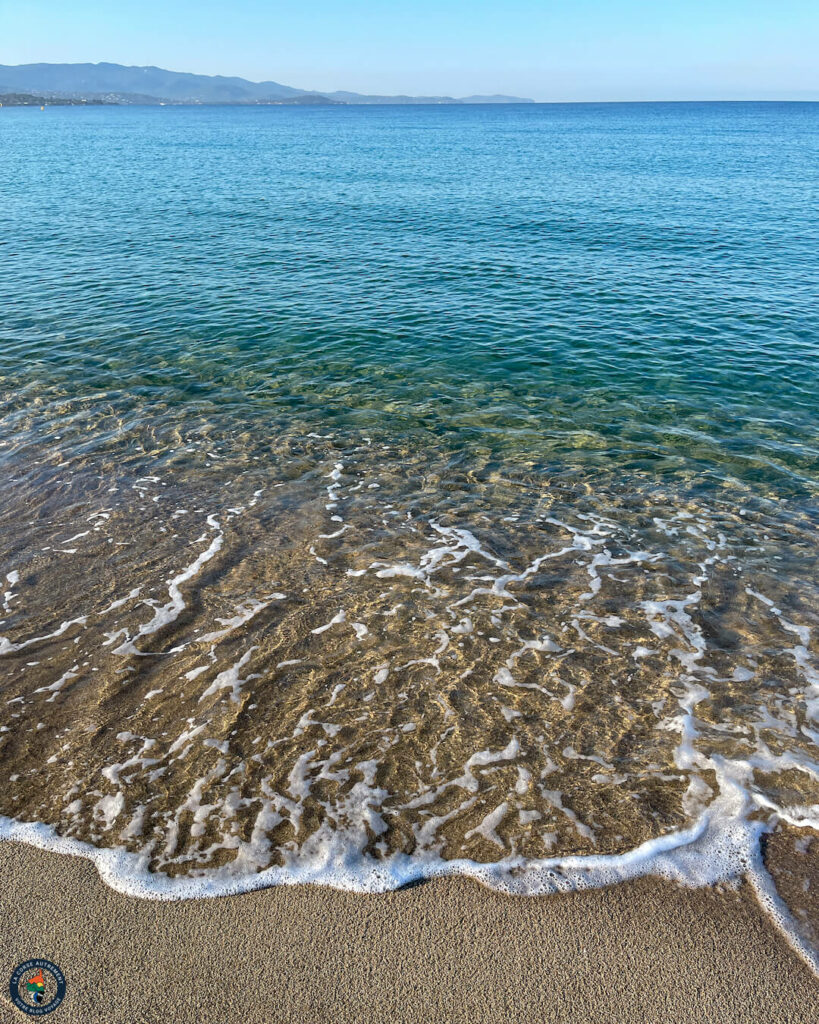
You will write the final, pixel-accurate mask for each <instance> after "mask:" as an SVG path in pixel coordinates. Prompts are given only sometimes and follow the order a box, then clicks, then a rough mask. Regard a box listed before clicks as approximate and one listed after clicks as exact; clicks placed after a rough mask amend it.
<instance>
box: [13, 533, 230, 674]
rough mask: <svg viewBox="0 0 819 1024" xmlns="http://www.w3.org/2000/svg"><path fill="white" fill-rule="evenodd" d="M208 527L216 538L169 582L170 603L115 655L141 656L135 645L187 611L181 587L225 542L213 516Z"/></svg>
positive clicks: (158, 611)
mask: <svg viewBox="0 0 819 1024" xmlns="http://www.w3.org/2000/svg"><path fill="white" fill-rule="evenodd" d="M207 523H208V526H209V527H210V528H211V529H212V530H215V531H217V532H216V536H215V537H214V538H213V540H212V541H211V542H210V545H209V546H208V547H207V548H206V549H205V550H204V551H203V552H202V553H201V554H200V555H199V556H198V558H196V559H195V560H194V561H193V562H191V564H190V565H189V566H187V567H186V568H185V569H183V570H182V572H181V573H179V575H178V576H174V577H173V579H171V580H168V597H169V598H170V601H168V602H167V603H166V604H163V605H160V607H159V608H157V609H156V610H155V611H154V617H153V618H152V619H151V621H150V622H146V623H145V624H144V625H143V626H140V627H139V629H138V630H137V633H136V635H135V636H134V637H132V639H130V640H126V641H125V643H123V644H120V645H119V647H116V648H114V654H141V653H142V652H141V651H139V650H138V649H137V648H136V647H135V646H134V644H135V643H136V641H137V640H139V639H141V638H142V637H145V636H150V635H151V634H152V633H156V632H157V631H158V630H160V629H162V627H163V626H167V625H168V624H169V623H171V622H173V621H175V620H176V619H177V618H178V617H179V615H180V613H181V612H182V611H184V609H185V598H184V597H183V596H182V592H181V590H180V589H179V587H180V586H181V585H182V584H183V583H187V582H188V580H191V579H193V577H194V576H196V575H197V574H198V573H199V570H200V569H201V568H202V566H203V565H205V563H206V562H209V561H210V560H211V558H213V556H214V555H215V554H216V553H217V552H218V551H219V550H220V549H221V547H222V543H223V541H224V536H225V535H224V533H222V529H221V527H220V526H219V523H218V521H217V520H216V519H215V518H214V517H213V516H212V515H211V516H208V519H207ZM0 653H2V647H0Z"/></svg>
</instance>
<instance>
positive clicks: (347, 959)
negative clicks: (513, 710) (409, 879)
mask: <svg viewBox="0 0 819 1024" xmlns="http://www.w3.org/2000/svg"><path fill="white" fill-rule="evenodd" d="M0 907H1V908H2V917H0V921H2V925H1V926H0V938H2V946H1V947H0V948H2V959H3V963H2V966H1V967H0V971H2V972H4V977H6V976H8V975H10V974H11V971H12V970H13V969H14V967H15V966H16V965H17V963H18V962H20V961H22V960H23V959H26V958H29V957H35V956H43V957H47V958H49V959H52V960H54V961H55V962H56V963H58V964H59V965H60V967H61V968H62V969H63V971H64V972H65V975H66V978H67V982H68V994H67V997H66V1001H65V1002H64V1003H63V1005H62V1006H61V1007H60V1008H59V1009H58V1010H57V1011H56V1013H55V1017H54V1019H55V1020H57V1021H60V1022H64V1024H69V1022H71V1024H75V1022H76V1024H95V1022H97V1021H99V1022H103V1021H105V1022H106V1024H154V1022H156V1024H159V1022H162V1024H164V1022H166V1021H174V1022H175V1024H187V1022H190V1024H193V1022H197V1024H208V1022H214V1024H215V1022H219V1024H232V1022H242V1024H254V1022H259V1024H278V1022H294V1024H296V1022H298V1024H323V1022H327V1024H331V1022H332V1024H346V1022H350V1024H352V1022H356V1024H359V1022H360V1024H364V1022H367V1024H370V1022H372V1024H388V1022H390V1024H392V1022H407V1024H409V1022H412V1024H420V1022H435V1024H455V1022H458V1024H460V1022H464V1024H466V1022H469V1024H473V1022H475V1024H477V1022H481V1024H483V1022H487V1024H488V1022H498V1024H501V1022H503V1024H509V1022H516V1024H523V1022H530V1021H531V1022H533V1024H534V1022H537V1024H545V1022H555V1024H575V1022H577V1024H604V1022H605V1024H632V1022H633V1024H638V1022H639V1024H701V1022H715V1024H716V1022H719V1024H740V1022H748V1024H751V1022H753V1024H757V1022H762V1021H764V1022H765V1024H779V1022H782V1024H807V1022H809V1021H812V1020H815V1019H817V1014H819V981H817V979H816V977H815V976H814V975H813V974H812V973H811V971H810V969H809V968H808V967H807V966H806V964H805V963H804V962H803V961H802V960H801V959H800V958H799V957H798V956H797V955H796V954H795V953H794V952H793V950H792V949H791V948H790V947H789V946H788V944H787V943H786V942H785V940H784V939H783V938H782V936H781V935H780V933H779V932H778V931H776V929H775V928H774V927H773V925H772V924H771V922H770V920H769V919H768V918H767V917H766V915H765V914H764V912H763V911H762V910H761V909H760V908H759V906H758V905H757V904H756V902H755V900H754V899H753V896H752V895H751V893H750V891H749V888H748V887H747V886H742V887H740V888H739V889H738V890H730V889H727V890H723V891H717V890H709V889H700V890H690V889H682V888H679V887H677V886H674V885H671V884H669V883H667V882H661V881H658V880H655V879H641V880H638V881H635V882H630V883H625V884H622V885H619V886H616V887H613V888H611V889H603V890H594V891H588V892H577V893H571V894H563V895H559V896H552V897H514V896H506V895H501V894H499V893H496V892H492V891H490V890H488V889H486V888H484V887H482V886H480V885H479V884H477V883H475V882H473V881H470V880H467V879H461V878H447V879H439V880H436V881H431V882H428V883H425V884H422V885H417V886H414V887H412V888H408V889H404V890H402V891H398V892H391V893H387V894H383V895H367V896H362V895H357V894H353V893H347V892H338V891H335V890H332V889H325V888H312V887H294V888H284V887H281V888H274V889H267V890H263V891H260V892H255V893H248V894H246V895H243V896H231V897H224V898H221V899H214V900H197V901H187V902H179V903H162V902H153V901H147V900H139V899H135V898H132V897H127V896H123V895H120V894H118V893H116V892H114V891H113V890H111V889H109V888H108V887H106V886H105V885H104V884H103V883H102V882H101V881H100V879H99V877H98V875H97V873H96V871H95V869H94V867H93V866H92V865H91V864H90V863H89V862H87V861H85V860H82V859H80V858H75V857H69V856H57V855H54V854H51V853H46V852H44V851H41V850H38V849H35V848H32V847H28V846H23V845H20V844H16V843H9V842H0ZM0 1019H1V1020H3V1021H6V1020H8V1021H14V1020H18V1019H22V1017H21V1015H20V1014H18V1012H17V1011H16V1010H13V1009H12V1008H11V1005H10V1003H9V999H8V992H7V988H6V986H5V983H4V985H3V988H2V994H1V995H0Z"/></svg>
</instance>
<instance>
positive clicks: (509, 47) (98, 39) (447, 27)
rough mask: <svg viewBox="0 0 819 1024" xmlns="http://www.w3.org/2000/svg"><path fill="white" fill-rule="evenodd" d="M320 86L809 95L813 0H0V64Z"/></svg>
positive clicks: (817, 52)
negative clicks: (88, 66)
mask: <svg viewBox="0 0 819 1024" xmlns="http://www.w3.org/2000/svg"><path fill="white" fill-rule="evenodd" d="M38 61H47V62H54V63H74V62H81V61H91V62H96V61H112V62H114V63H118V64H140V65H142V64H153V65H156V66H158V67H164V68H170V69H171V70H174V71H194V72H197V73H199V74H223V75H240V76H242V77H243V78H249V79H251V80H253V81H262V80H272V81H276V82H280V83H283V84H285V85H291V86H295V87H296V88H302V89H311V90H316V91H325V92H329V91H331V90H334V89H349V90H352V91H355V92H365V93H387V94H397V93H409V94H413V95H420V94H425V95H450V96H465V95H469V94H473V93H495V92H500V93H506V94H511V95H516V96H524V97H530V98H532V99H536V100H540V101H575V100H592V101H594V100H673V99H819V2H817V0H778V2H776V0H494V2H491V3H490V2H481V0H473V2H466V0H408V2H404V3H400V2H396V0H306V2H301V3H299V2H294V0H286V2H279V0H228V2H226V0H105V2H100V0H0V64H25V63H32V62H38Z"/></svg>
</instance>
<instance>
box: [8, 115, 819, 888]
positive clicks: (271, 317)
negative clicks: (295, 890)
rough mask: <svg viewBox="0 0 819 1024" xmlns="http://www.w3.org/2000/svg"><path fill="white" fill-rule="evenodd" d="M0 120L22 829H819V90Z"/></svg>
mask: <svg viewBox="0 0 819 1024" xmlns="http://www.w3.org/2000/svg"><path fill="white" fill-rule="evenodd" d="M0 115H2V116H0V137H1V138H2V147H1V148H0V206H1V207H2V225H3V226H2V232H1V233H0V260H1V261H2V272H1V273H0V309H2V314H0V466H1V467H2V472H3V480H4V488H3V499H2V503H0V528H2V530H3V534H2V536H3V542H2V552H0V553H1V554H2V559H3V561H2V564H0V573H2V575H3V577H4V578H5V579H6V583H5V585H4V588H5V592H6V593H5V598H4V609H5V610H4V612H3V613H2V618H0V634H1V635H0V671H2V672H4V673H5V674H4V675H2V676H0V690H1V691H2V696H6V694H7V696H6V701H12V702H15V701H16V702H17V703H10V704H9V703H6V702H5V701H4V702H3V704H2V706H3V708H4V709H5V710H4V711H2V712H0V718H2V715H5V716H6V717H7V718H8V721H2V722H0V724H4V725H6V728H7V731H6V732H4V733H3V734H2V736H0V755H1V756H3V757H5V759H6V761H7V763H8V764H9V766H10V767H9V774H11V775H13V776H14V777H15V783H14V784H12V785H11V786H10V787H9V789H8V791H7V792H6V793H4V794H3V796H2V797H0V810H2V812H3V813H4V814H6V815H7V816H9V817H11V818H18V819H22V820H39V821H43V822H46V823H47V824H49V825H52V826H54V827H55V828H56V829H57V830H58V832H60V833H61V834H64V835H73V836H76V837H78V838H81V839H84V840H88V841H91V842H93V843H95V844H97V845H100V846H112V845H122V846H125V847H126V848H127V849H128V850H130V851H132V852H134V853H138V854H140V855H143V856H144V857H145V858H146V863H150V867H151V870H153V871H166V872H167V873H170V874H174V873H179V872H181V871H197V870H199V871H202V870H204V871H209V870H226V869H227V870H229V871H232V872H233V873H234V874H235V875H244V874H252V873H254V872H256V871H260V870H264V869H267V868H269V867H270V866H271V865H272V866H274V867H275V866H278V867H282V866H284V869H286V870H296V867H299V869H301V868H303V866H304V864H306V863H308V862H309V863H310V864H313V865H315V864H320V865H324V867H323V868H321V869H316V874H317V876H321V877H331V876H332V873H333V871H335V872H336V873H338V872H339V871H341V870H342V869H341V868H340V867H339V864H341V863H342V861H343V863H344V864H346V865H347V867H346V868H345V869H344V870H348V869H349V870H350V871H353V868H350V867H349V865H350V863H351V862H350V851H351V850H352V851H354V852H355V854H356V856H360V857H362V858H363V859H364V860H365V861H367V862H368V863H369V862H374V861H383V860H385V859H389V857H391V856H392V855H394V854H396V853H401V854H402V855H404V856H407V857H409V858H413V857H414V858H416V860H417V862H418V863H421V862H422V861H424V859H426V861H429V859H430V858H432V857H438V858H442V859H444V860H447V859H450V860H451V859H453V858H461V859H464V858H466V859H469V860H470V861H472V862H476V863H486V862H495V861H498V860H503V859H504V858H507V859H508V858H510V857H512V858H513V857H517V858H523V862H534V861H535V860H537V859H538V858H540V859H543V858H544V857H546V856H550V855H552V856H562V855H568V854H576V853H580V854H605V855H623V854H626V853H627V852H628V851H629V850H632V849H634V848H635V847H636V846H639V844H640V843H642V842H649V841H651V840H653V839H655V838H657V837H658V836H667V835H671V834H675V830H677V831H678V830H680V829H684V828H686V827H689V826H691V824H692V822H696V821H698V820H701V816H702V814H703V813H704V812H705V811H706V810H707V809H708V808H709V807H716V806H719V808H720V810H719V815H716V813H715V816H721V817H720V820H721V821H725V822H728V823H729V824H730V823H732V822H733V823H736V822H738V821H740V820H742V821H745V820H746V819H747V818H748V815H749V814H751V811H753V815H755V816H756V817H757V818H759V820H762V819H765V821H767V822H768V823H770V822H771V821H775V820H778V818H777V815H779V816H782V815H784V816H785V817H786V818H788V819H789V820H792V821H795V822H797V823H807V822H811V821H813V822H814V823H815V822H816V821H817V820H819V811H817V806H816V805H817V804H819V793H818V792H817V778H818V777H819V775H817V772H819V769H817V763H816V742H817V731H816V730H817V724H816V720H817V718H819V677H817V669H816V667H815V666H816V640H815V635H816V625H817V622H816V620H817V604H816V598H817V576H816V568H817V564H816V561H817V560H816V549H817V532H816V527H817V504H816V499H817V486H819V372H818V371H819V306H818V305H817V285H819V274H818V273H817V257H816V254H817V252H819V216H817V212H816V211H817V200H818V199H819V194H818V193H819V190H818V189H817V178H818V177H819V176H818V175H817V167H819V105H818V104H806V103H803V104H789V103H782V104H779V103H759V104H756V103H720V104H679V103H678V104H622V105H619V104H607V105H593V104H587V105H564V106H550V105H534V106H528V105H526V106H508V107H503V106H502V107H400V108H399V107H378V108H352V107H350V108H345V107H340V108H328V109H321V108H315V109H300V108H299V109H296V108H286V107H258V108H256V107H253V108H216V107H202V108H183V107H164V108H158V107H152V108H139V107H123V108H113V107H112V108H89V109H78V108H48V109H47V110H46V111H44V112H40V111H39V110H30V109H4V110H2V111H0ZM274 595H278V596H274ZM812 631H813V632H812ZM18 698H19V700H18ZM89 723H90V725H89ZM40 726H42V727H40ZM121 737H124V738H121ZM3 744H4V745H3ZM180 751H181V753H180ZM183 755H184V756H183ZM50 758H51V759H52V760H49V759H50ZM35 765H36V766H37V767H35ZM124 765H128V770H127V771H126V770H125V768H124ZM40 766H43V767H40ZM50 766H51V767H50ZM112 766H113V767H112ZM726 766H727V767H726ZM720 772H722V773H723V774H722V775H720ZM726 780H729V781H726ZM729 782H730V784H729ZM734 784H736V786H740V784H741V786H740V788H741V790H742V792H743V793H744V794H745V795H744V797H743V799H744V800H745V803H742V801H740V803H739V804H736V805H733V804H732V805H731V806H730V807H729V806H728V804H727V803H726V801H727V799H728V797H727V795H726V794H728V791H729V790H730V789H731V785H734ZM731 792H733V790H731ZM720 801H722V803H720ZM339 844H341V845H339ZM339 849H343V854H339V852H338V851H339ZM328 851H330V852H328ZM322 858H323V859H322ZM345 858H346V860H345ZM294 865H295V867H294ZM322 870H324V871H325V875H321V871H322ZM333 877H335V876H333Z"/></svg>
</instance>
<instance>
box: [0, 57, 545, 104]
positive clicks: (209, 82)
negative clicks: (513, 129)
mask: <svg viewBox="0 0 819 1024" xmlns="http://www.w3.org/2000/svg"><path fill="white" fill-rule="evenodd" d="M3 92H4V93H34V94H36V95H38V96H62V97H71V98H86V99H89V98H92V97H93V98H100V97H104V98H106V99H108V100H115V101H118V102H126V103H127V102H131V103H134V102H151V101H152V100H153V101H155V102H158V101H160V100H163V101H165V102H170V103H265V102H294V101H295V102H300V103H301V102H306V103H320V102H321V101H322V98H321V97H319V96H318V95H317V94H316V93H314V92H312V91H311V90H309V89H294V88H293V87H292V86H289V85H280V84H279V83H278V82H249V81H247V79H244V78H226V77H224V76H222V75H192V74H188V73H187V72H181V71H166V70H164V69H163V68H155V67H125V66H124V65H122V64H105V63H103V64H18V65H16V66H15V65H2V64H0V93H3ZM327 95H328V96H329V98H330V99H331V100H334V101H335V102H338V103H370V104H371V103H530V102H531V100H521V99H517V98H515V97H513V96H468V97H466V98H465V99H453V98H452V97H449V96H362V95H360V94H359V93H354V92H333V93H329V94H327ZM303 96H310V97H311V99H309V100H302V99H301V97H303Z"/></svg>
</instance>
